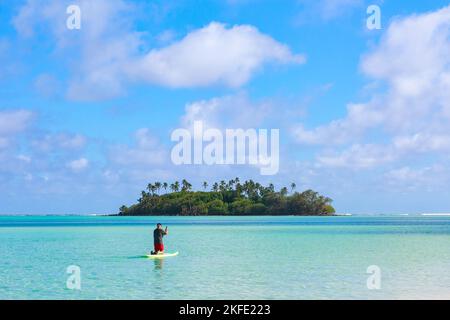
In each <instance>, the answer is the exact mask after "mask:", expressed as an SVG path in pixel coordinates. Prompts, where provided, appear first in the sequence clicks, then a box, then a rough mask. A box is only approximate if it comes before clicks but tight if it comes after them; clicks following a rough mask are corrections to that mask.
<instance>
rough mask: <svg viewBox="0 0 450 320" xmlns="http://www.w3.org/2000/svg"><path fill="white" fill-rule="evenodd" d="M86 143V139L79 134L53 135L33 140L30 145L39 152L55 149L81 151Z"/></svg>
mask: <svg viewBox="0 0 450 320" xmlns="http://www.w3.org/2000/svg"><path fill="white" fill-rule="evenodd" d="M86 142H87V139H86V137H85V136H83V135H81V134H68V133H55V134H46V135H44V136H43V137H39V138H35V139H33V140H32V141H31V145H32V146H33V147H34V148H35V149H37V150H39V151H43V152H49V151H52V150H55V149H68V150H75V149H81V148H83V147H84V146H85V145H86Z"/></svg>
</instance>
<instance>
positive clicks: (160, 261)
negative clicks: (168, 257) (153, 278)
mask: <svg viewBox="0 0 450 320" xmlns="http://www.w3.org/2000/svg"><path fill="white" fill-rule="evenodd" d="M153 263H154V264H155V271H159V270H162V268H163V264H164V259H153Z"/></svg>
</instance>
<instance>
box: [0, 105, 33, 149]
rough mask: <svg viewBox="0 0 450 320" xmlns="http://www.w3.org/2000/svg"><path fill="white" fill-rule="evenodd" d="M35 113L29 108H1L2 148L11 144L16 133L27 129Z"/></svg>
mask: <svg viewBox="0 0 450 320" xmlns="http://www.w3.org/2000/svg"><path fill="white" fill-rule="evenodd" d="M32 118H33V113H32V112H31V111H28V110H4V111H1V110H0V149H2V148H6V147H8V146H9V145H10V142H11V140H12V139H13V138H14V137H15V135H17V134H19V133H21V132H23V131H25V130H26V129H27V127H28V126H29V124H30V123H31V120H32Z"/></svg>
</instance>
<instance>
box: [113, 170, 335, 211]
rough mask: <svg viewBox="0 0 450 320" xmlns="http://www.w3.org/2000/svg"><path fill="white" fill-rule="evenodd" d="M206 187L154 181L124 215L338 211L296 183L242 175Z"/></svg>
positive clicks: (324, 198)
mask: <svg viewBox="0 0 450 320" xmlns="http://www.w3.org/2000/svg"><path fill="white" fill-rule="evenodd" d="M202 187H203V189H204V190H203V191H193V190H192V185H191V184H190V183H189V182H188V181H187V180H182V181H181V183H180V182H178V181H176V182H174V183H171V184H168V183H167V182H155V183H150V184H148V186H147V189H146V190H144V191H142V192H141V196H140V198H139V199H138V200H137V201H138V202H137V203H136V204H133V205H131V206H130V207H127V206H122V207H120V212H119V215H121V216H160V215H172V216H175V215H181V216H206V215H230V216H245V215H247V216H249V215H273V216H280V215H301V216H327V215H334V213H335V210H334V208H333V206H332V205H331V203H332V202H333V200H332V199H330V198H328V197H324V196H322V195H320V194H319V193H318V192H315V191H313V190H306V191H303V192H296V191H295V188H296V184H295V183H291V185H290V190H288V188H287V187H283V188H281V189H280V190H279V191H276V190H275V187H274V185H273V184H269V185H268V186H263V185H261V184H260V183H257V182H254V181H253V180H247V181H245V182H243V183H241V182H240V180H239V178H235V179H232V180H230V181H228V182H225V181H223V180H222V181H220V182H215V183H213V184H212V185H211V189H210V190H209V191H207V189H208V187H209V184H208V183H207V182H206V181H205V182H203V183H202Z"/></svg>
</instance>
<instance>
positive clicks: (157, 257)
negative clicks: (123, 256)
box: [145, 251, 178, 259]
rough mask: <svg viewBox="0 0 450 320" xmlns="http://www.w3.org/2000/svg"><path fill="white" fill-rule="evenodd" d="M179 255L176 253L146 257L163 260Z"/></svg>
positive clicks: (148, 255)
mask: <svg viewBox="0 0 450 320" xmlns="http://www.w3.org/2000/svg"><path fill="white" fill-rule="evenodd" d="M177 255H178V251H177V252H174V253H160V254H147V255H145V256H146V257H147V258H150V259H161V258H166V257H175V256H177Z"/></svg>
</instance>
